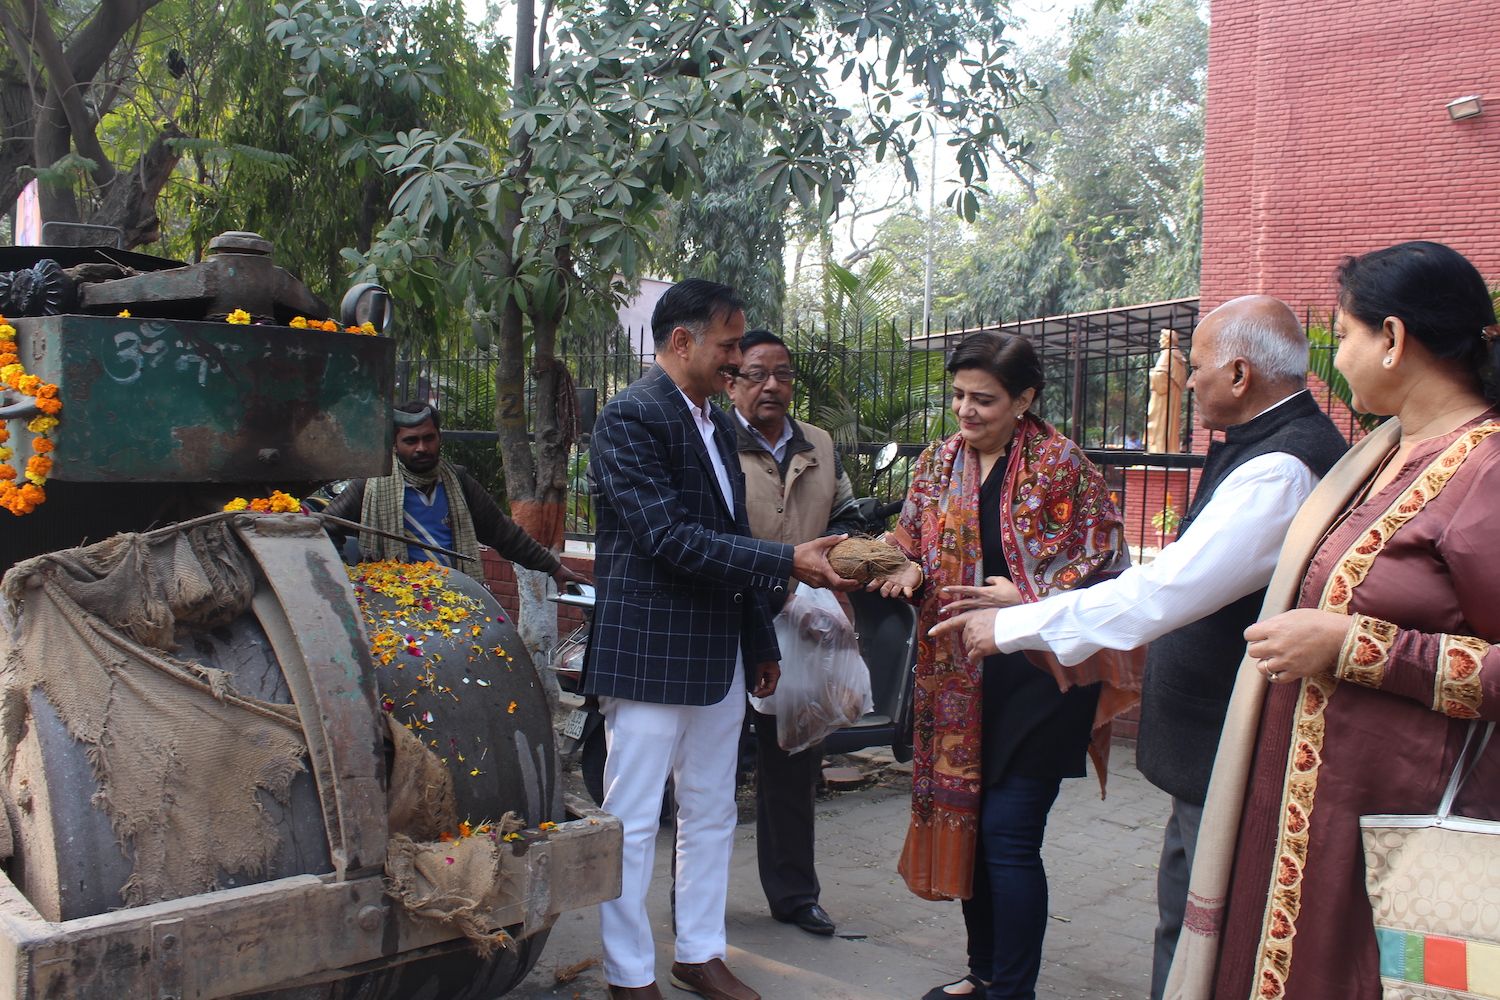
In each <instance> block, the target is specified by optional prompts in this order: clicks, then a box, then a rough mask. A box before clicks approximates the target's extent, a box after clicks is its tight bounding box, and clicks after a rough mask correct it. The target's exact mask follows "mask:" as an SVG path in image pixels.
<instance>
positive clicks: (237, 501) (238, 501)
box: [224, 497, 250, 510]
mask: <svg viewBox="0 0 1500 1000" xmlns="http://www.w3.org/2000/svg"><path fill="white" fill-rule="evenodd" d="M249 506H250V501H249V500H246V499H245V498H244V497H235V498H234V499H233V500H231V501H229V502H228V503H226V504H225V505H224V509H225V510H244V509H245V508H246V507H249Z"/></svg>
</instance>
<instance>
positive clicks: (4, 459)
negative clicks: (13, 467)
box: [0, 438, 47, 462]
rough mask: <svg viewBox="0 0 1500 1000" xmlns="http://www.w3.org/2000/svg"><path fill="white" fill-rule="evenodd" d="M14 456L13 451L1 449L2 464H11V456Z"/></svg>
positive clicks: (0, 458)
mask: <svg viewBox="0 0 1500 1000" xmlns="http://www.w3.org/2000/svg"><path fill="white" fill-rule="evenodd" d="M41 440H43V441H45V440H47V439H46V438H42V439H41ZM12 454H13V452H12V451H11V449H9V448H0V462H9V461H10V456H11V455H12Z"/></svg>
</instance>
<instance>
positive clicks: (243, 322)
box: [224, 309, 250, 326]
mask: <svg viewBox="0 0 1500 1000" xmlns="http://www.w3.org/2000/svg"><path fill="white" fill-rule="evenodd" d="M224 322H226V323H233V324H235V325H236V326H248V325H249V324H250V314H249V313H247V312H245V310H243V309H236V310H235V311H234V312H232V313H230V314H229V315H228V316H225V317H224Z"/></svg>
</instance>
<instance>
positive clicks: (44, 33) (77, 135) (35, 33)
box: [22, 0, 115, 188]
mask: <svg viewBox="0 0 1500 1000" xmlns="http://www.w3.org/2000/svg"><path fill="white" fill-rule="evenodd" d="M22 13H23V14H24V15H25V16H26V17H27V18H28V20H29V24H27V25H26V26H25V27H27V28H28V29H29V30H28V31H27V36H28V37H29V39H30V41H31V48H32V50H33V51H34V52H35V53H36V54H37V57H38V58H39V59H40V60H41V62H42V67H43V68H44V69H45V70H46V73H47V91H48V95H49V97H51V98H52V99H54V100H56V102H57V104H58V106H60V107H61V109H62V112H63V114H64V115H65V116H66V117H67V122H68V128H69V129H70V130H71V131H72V133H73V143H74V145H76V146H77V147H78V152H79V153H80V154H81V155H83V156H86V157H88V158H89V159H90V160H93V161H94V169H93V171H92V172H91V176H92V177H93V180H94V183H95V184H97V185H98V186H99V187H101V188H103V187H108V186H109V183H110V182H111V181H113V180H114V179H115V165H114V164H113V163H112V162H110V159H109V157H108V156H106V155H105V153H104V147H103V146H101V145H100V144H99V137H98V135H97V134H96V133H95V131H94V130H95V126H96V124H97V123H96V122H95V121H94V118H93V116H92V115H90V114H89V111H88V108H86V107H85V106H84V103H83V90H82V88H81V87H80V86H79V85H78V82H77V80H76V79H74V77H73V71H72V69H71V68H70V67H69V65H68V60H67V58H66V57H65V55H64V53H63V50H62V46H61V45H59V44H58V41H57V35H56V33H54V32H53V30H52V19H51V18H50V17H49V16H48V15H47V12H46V11H45V10H43V9H42V6H41V0H26V3H25V6H24V7H23V8H22ZM49 103H50V102H49Z"/></svg>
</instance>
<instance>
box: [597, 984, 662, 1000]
mask: <svg viewBox="0 0 1500 1000" xmlns="http://www.w3.org/2000/svg"><path fill="white" fill-rule="evenodd" d="M609 1000H662V996H661V990H659V989H657V988H656V984H655V983H651V984H650V985H649V986H616V985H614V984H613V983H611V984H610V986H609Z"/></svg>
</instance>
